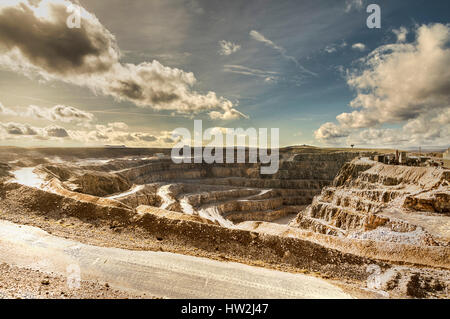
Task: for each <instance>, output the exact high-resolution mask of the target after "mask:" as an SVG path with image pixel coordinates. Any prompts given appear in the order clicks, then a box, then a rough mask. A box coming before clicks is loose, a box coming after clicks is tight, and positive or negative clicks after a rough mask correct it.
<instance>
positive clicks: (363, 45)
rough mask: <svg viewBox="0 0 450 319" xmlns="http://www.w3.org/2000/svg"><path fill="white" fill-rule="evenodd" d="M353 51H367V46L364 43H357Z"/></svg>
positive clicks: (353, 46)
mask: <svg viewBox="0 0 450 319" xmlns="http://www.w3.org/2000/svg"><path fill="white" fill-rule="evenodd" d="M352 49H353V50H359V51H364V50H365V49H366V45H365V44H364V43H355V44H353V45H352Z"/></svg>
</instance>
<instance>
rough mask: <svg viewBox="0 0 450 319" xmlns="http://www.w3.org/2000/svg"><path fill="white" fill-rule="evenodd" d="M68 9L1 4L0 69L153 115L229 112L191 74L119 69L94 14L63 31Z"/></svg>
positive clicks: (20, 1)
mask: <svg viewBox="0 0 450 319" xmlns="http://www.w3.org/2000/svg"><path fill="white" fill-rule="evenodd" d="M70 4H71V2H70V1H68V0H42V1H40V2H34V4H30V3H29V2H28V1H27V0H16V1H8V2H6V3H2V5H1V6H0V66H3V67H4V68H9V69H11V70H13V71H16V72H19V73H23V74H26V75H28V76H33V75H36V74H37V75H39V76H40V77H41V78H42V79H44V80H60V81H64V82H67V83H71V84H75V85H79V86H86V87H88V88H90V89H91V90H92V91H94V92H95V93H97V94H103V95H110V96H113V97H114V98H116V99H117V100H119V101H122V100H127V101H131V102H133V103H135V104H136V105H137V106H140V107H149V108H153V109H156V110H170V111H174V112H177V113H182V114H188V113H189V114H195V113H199V112H211V111H215V112H221V111H222V112H228V110H229V109H233V103H232V102H231V101H229V100H228V99H226V98H224V97H219V96H217V95H216V93H215V92H208V93H206V94H202V93H199V92H197V91H195V90H194V89H193V86H194V85H195V83H196V81H197V80H196V78H195V76H194V74H193V73H190V72H185V71H183V70H180V69H176V68H170V67H166V66H163V65H162V64H161V63H159V62H158V61H156V60H154V61H152V62H144V63H141V64H139V65H135V64H123V63H121V62H120V56H121V54H120V50H119V48H118V46H117V43H116V39H115V37H114V36H113V35H112V34H111V33H110V32H109V31H108V30H107V29H106V28H105V27H104V26H103V25H102V24H101V23H100V21H99V20H98V19H97V18H96V17H95V16H94V15H93V14H91V13H89V12H87V11H86V10H85V9H84V8H81V10H82V20H81V28H79V29H70V28H68V27H67V25H66V20H67V17H68V15H69V14H68V13H67V12H66V8H67V6H68V5H70ZM11 30H15V32H11ZM234 113H235V114H240V112H238V111H236V112H234Z"/></svg>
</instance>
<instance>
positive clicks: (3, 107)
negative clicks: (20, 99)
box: [0, 102, 17, 115]
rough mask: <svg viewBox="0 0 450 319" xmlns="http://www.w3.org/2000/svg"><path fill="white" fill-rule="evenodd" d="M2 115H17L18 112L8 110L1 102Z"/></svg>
mask: <svg viewBox="0 0 450 319" xmlns="http://www.w3.org/2000/svg"><path fill="white" fill-rule="evenodd" d="M0 114H3V115H17V113H16V111H14V110H12V109H10V108H7V107H6V106H4V105H3V104H2V103H1V102H0Z"/></svg>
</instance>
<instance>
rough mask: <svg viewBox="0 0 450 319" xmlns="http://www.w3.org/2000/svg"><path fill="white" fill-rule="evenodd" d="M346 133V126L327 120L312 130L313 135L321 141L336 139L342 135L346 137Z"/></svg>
mask: <svg viewBox="0 0 450 319" xmlns="http://www.w3.org/2000/svg"><path fill="white" fill-rule="evenodd" d="M348 134H349V130H348V129H347V128H345V127H342V126H339V125H336V124H334V123H331V122H327V123H325V124H323V125H322V126H321V127H320V128H319V129H318V130H317V131H315V132H314V137H315V138H316V139H318V140H321V141H336V140H339V139H340V138H342V137H347V136H348Z"/></svg>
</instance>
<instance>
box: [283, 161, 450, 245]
mask: <svg viewBox="0 0 450 319" xmlns="http://www.w3.org/2000/svg"><path fill="white" fill-rule="evenodd" d="M449 182H450V170H446V169H441V168H431V167H408V166H393V165H385V164H380V163H376V162H372V161H368V160H354V161H353V162H352V163H348V164H346V165H345V166H344V167H343V168H342V170H341V171H340V173H339V175H338V176H337V177H336V179H335V180H334V182H333V184H332V185H331V186H328V187H326V188H324V189H323V191H322V193H321V194H320V196H317V197H316V198H315V199H314V201H313V203H312V205H310V206H309V207H308V208H307V209H306V210H304V211H303V212H301V213H300V214H299V215H298V216H297V218H296V219H295V220H294V221H293V222H292V223H291V226H293V227H299V228H302V229H308V230H313V231H315V232H318V233H323V234H328V235H333V236H340V237H347V238H360V239H374V240H379V241H388V242H398V243H410V244H414V245H419V246H449V243H450V188H449Z"/></svg>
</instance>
